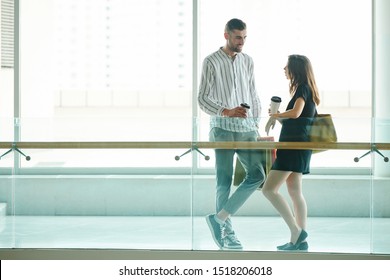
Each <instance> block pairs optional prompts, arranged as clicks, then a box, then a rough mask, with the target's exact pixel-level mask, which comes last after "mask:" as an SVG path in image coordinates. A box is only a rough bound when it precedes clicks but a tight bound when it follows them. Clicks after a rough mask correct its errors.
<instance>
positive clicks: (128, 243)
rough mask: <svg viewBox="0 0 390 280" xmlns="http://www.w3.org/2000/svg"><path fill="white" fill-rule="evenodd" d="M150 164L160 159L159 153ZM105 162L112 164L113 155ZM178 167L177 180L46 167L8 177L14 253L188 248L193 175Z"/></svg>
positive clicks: (160, 175)
mask: <svg viewBox="0 0 390 280" xmlns="http://www.w3.org/2000/svg"><path fill="white" fill-rule="evenodd" d="M99 151H100V150H99ZM97 152H98V151H97ZM164 152H165V151H164ZM67 153H75V155H72V156H73V157H74V158H77V156H79V157H82V156H84V153H83V151H82V150H67ZM171 154H172V160H174V155H175V151H174V150H172V151H171ZM130 155H131V153H130ZM134 156H135V155H134ZM162 157H164V154H163V155H162ZM153 158H154V159H158V158H160V152H159V150H158V149H156V150H154V154H153ZM58 159H59V160H61V158H58ZM34 160H39V157H38V156H35V157H32V159H31V162H33V161H34ZM106 160H107V161H111V160H112V162H115V155H114V156H113V157H112V158H110V157H106ZM181 163H182V162H178V163H176V164H177V166H178V168H180V165H181ZM181 168H182V170H184V171H182V173H181V174H172V173H165V174H164V172H158V171H159V170H160V169H156V170H155V173H154V174H151V173H150V174H145V173H144V174H142V173H136V172H135V171H134V170H132V169H131V168H127V169H126V170H125V171H124V170H119V171H118V169H116V168H115V165H113V166H112V167H111V168H110V167H107V169H106V170H104V169H99V170H98V171H96V170H95V172H90V174H88V170H87V171H86V170H84V172H85V173H83V172H81V171H80V170H79V171H78V173H76V172H74V173H71V172H70V171H69V172H68V173H66V172H64V171H63V170H61V169H60V168H58V167H57V168H54V170H50V168H49V167H47V166H46V174H44V175H42V174H40V173H44V172H45V169H35V168H34V167H31V168H28V172H25V174H24V175H16V176H14V185H15V186H14V189H15V197H14V208H15V218H14V219H15V225H14V232H15V239H16V240H15V247H16V248H97V249H150V250H152V249H164V250H190V249H191V248H192V234H191V229H192V218H191V213H192V209H191V199H192V180H191V170H190V169H188V168H185V167H184V166H181ZM91 170H93V168H92V169H91ZM115 170H116V171H115ZM33 171H34V172H35V173H34V172H33ZM56 171H58V173H57V172H56ZM73 171H74V169H73ZM50 173H51V174H50ZM173 236H174V238H173Z"/></svg>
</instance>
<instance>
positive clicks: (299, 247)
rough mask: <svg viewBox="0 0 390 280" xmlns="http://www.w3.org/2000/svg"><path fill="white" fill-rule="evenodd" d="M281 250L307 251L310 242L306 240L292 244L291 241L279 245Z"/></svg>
mask: <svg viewBox="0 0 390 280" xmlns="http://www.w3.org/2000/svg"><path fill="white" fill-rule="evenodd" d="M277 248H278V250H279V251H307V250H308V249H309V244H308V243H307V242H306V241H304V242H301V243H299V244H292V243H291V242H289V243H286V244H284V245H281V246H278V247H277Z"/></svg>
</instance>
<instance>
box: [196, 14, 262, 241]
mask: <svg viewBox="0 0 390 280" xmlns="http://www.w3.org/2000/svg"><path fill="white" fill-rule="evenodd" d="M246 33H247V32H246V24H245V23H244V22H243V21H242V20H240V19H231V20H230V21H229V22H228V23H227V24H226V26H225V32H224V37H225V39H226V44H225V46H224V47H221V48H220V49H219V50H218V51H216V52H214V53H212V54H211V55H209V56H207V57H206V58H205V60H204V62H203V69H202V76H201V82H200V89H199V94H198V103H199V107H200V108H201V109H202V110H203V111H204V112H206V113H207V114H209V115H210V134H209V137H210V141H257V138H258V136H259V135H258V122H259V120H260V115H261V105H260V100H259V97H258V95H257V92H256V88H255V78H254V72H253V60H252V58H251V57H250V56H248V55H246V54H244V53H242V48H243V46H244V43H245V40H246ZM241 104H242V105H241ZM235 154H237V157H238V159H239V160H240V162H241V163H242V165H243V167H244V169H245V171H246V177H245V179H244V181H243V182H242V183H241V184H240V185H239V186H238V188H237V190H236V191H235V192H234V193H233V194H232V195H231V196H230V190H231V185H232V177H233V164H234V155H235ZM215 158H216V163H215V166H216V181H217V184H216V214H211V215H208V216H207V217H206V221H207V224H208V226H209V228H210V231H211V235H212V237H213V239H214V241H215V243H216V244H217V245H218V247H219V248H220V249H242V248H243V247H242V244H241V242H240V241H239V240H238V238H237V236H236V234H235V232H234V230H233V227H232V222H231V219H230V216H231V215H233V214H234V213H235V212H236V211H237V210H238V209H239V208H240V207H241V206H242V205H243V204H244V202H245V201H246V200H247V199H248V198H249V196H250V195H251V194H252V193H253V192H254V191H255V190H256V188H258V187H259V186H260V185H261V183H262V182H263V181H264V177H265V175H264V171H263V167H262V165H261V152H260V151H259V150H244V149H238V150H233V149H216V150H215Z"/></svg>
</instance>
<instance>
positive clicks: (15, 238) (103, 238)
mask: <svg viewBox="0 0 390 280" xmlns="http://www.w3.org/2000/svg"><path fill="white" fill-rule="evenodd" d="M233 223H234V228H235V230H236V233H237V235H238V237H239V239H240V240H241V242H242V243H243V245H244V250H245V251H275V248H276V246H277V245H280V244H283V243H285V242H287V241H288V237H289V233H288V229H287V227H286V225H285V224H284V223H283V221H282V220H281V218H280V217H233ZM307 231H308V233H309V237H308V242H309V246H310V248H309V252H330V253H364V254H367V253H375V254H390V219H379V218H377V219H368V218H319V217H310V218H309V226H308V229H307ZM0 248H56V249H58V248H61V249H62V248H69V249H72V248H78V249H79V248H83V249H141V250H143V249H146V250H150V249H157V250H159V249H163V250H217V247H216V245H215V244H214V242H213V240H212V238H211V235H210V232H209V229H208V227H207V224H206V222H205V219H204V217H143V216H137V217H85V216H83V217H68V216H66V217H63V216H50V217H49V216H17V217H12V216H6V217H1V218H0Z"/></svg>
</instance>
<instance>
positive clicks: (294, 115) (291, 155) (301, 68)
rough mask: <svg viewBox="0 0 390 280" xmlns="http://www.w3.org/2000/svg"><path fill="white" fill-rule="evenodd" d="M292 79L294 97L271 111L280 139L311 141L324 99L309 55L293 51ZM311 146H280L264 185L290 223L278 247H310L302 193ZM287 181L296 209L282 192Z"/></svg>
mask: <svg viewBox="0 0 390 280" xmlns="http://www.w3.org/2000/svg"><path fill="white" fill-rule="evenodd" d="M284 71H285V75H286V78H287V79H289V80H290V95H291V100H290V102H289V103H288V105H287V109H286V111H285V112H283V113H279V112H278V113H276V114H270V116H271V117H272V118H276V119H277V120H279V121H280V122H281V123H282V129H281V132H280V137H279V142H307V141H309V130H310V124H311V122H312V120H313V117H314V116H315V115H316V113H317V111H316V105H318V104H319V103H320V99H319V92H318V89H317V85H316V82H315V79H314V74H313V69H312V66H311V63H310V61H309V59H308V58H307V57H305V56H302V55H290V56H289V57H288V62H287V65H286V67H284ZM311 153H312V151H311V150H287V149H278V150H277V153H276V160H275V162H274V164H273V165H272V168H271V171H270V173H269V174H268V178H267V180H266V182H265V183H264V186H263V188H262V191H263V194H264V195H265V197H266V198H267V199H268V200H269V201H270V202H271V203H272V205H273V206H274V207H275V208H276V210H277V211H278V212H279V214H280V215H281V216H282V217H283V219H284V221H285V222H286V224H287V225H288V227H289V229H290V232H291V237H290V241H289V242H288V243H286V244H284V245H281V246H278V247H277V248H278V250H307V249H308V243H307V242H306V238H307V236H308V234H307V232H306V222H307V206H306V201H305V198H304V196H303V194H302V175H303V174H308V173H309V172H310V158H311ZM284 182H286V185H287V189H288V193H289V195H290V197H291V200H292V203H293V208H294V210H292V209H290V206H289V204H288V203H287V201H286V200H285V198H284V197H283V196H282V195H281V194H280V193H279V189H280V187H281V185H282V184H283V183H284Z"/></svg>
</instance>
